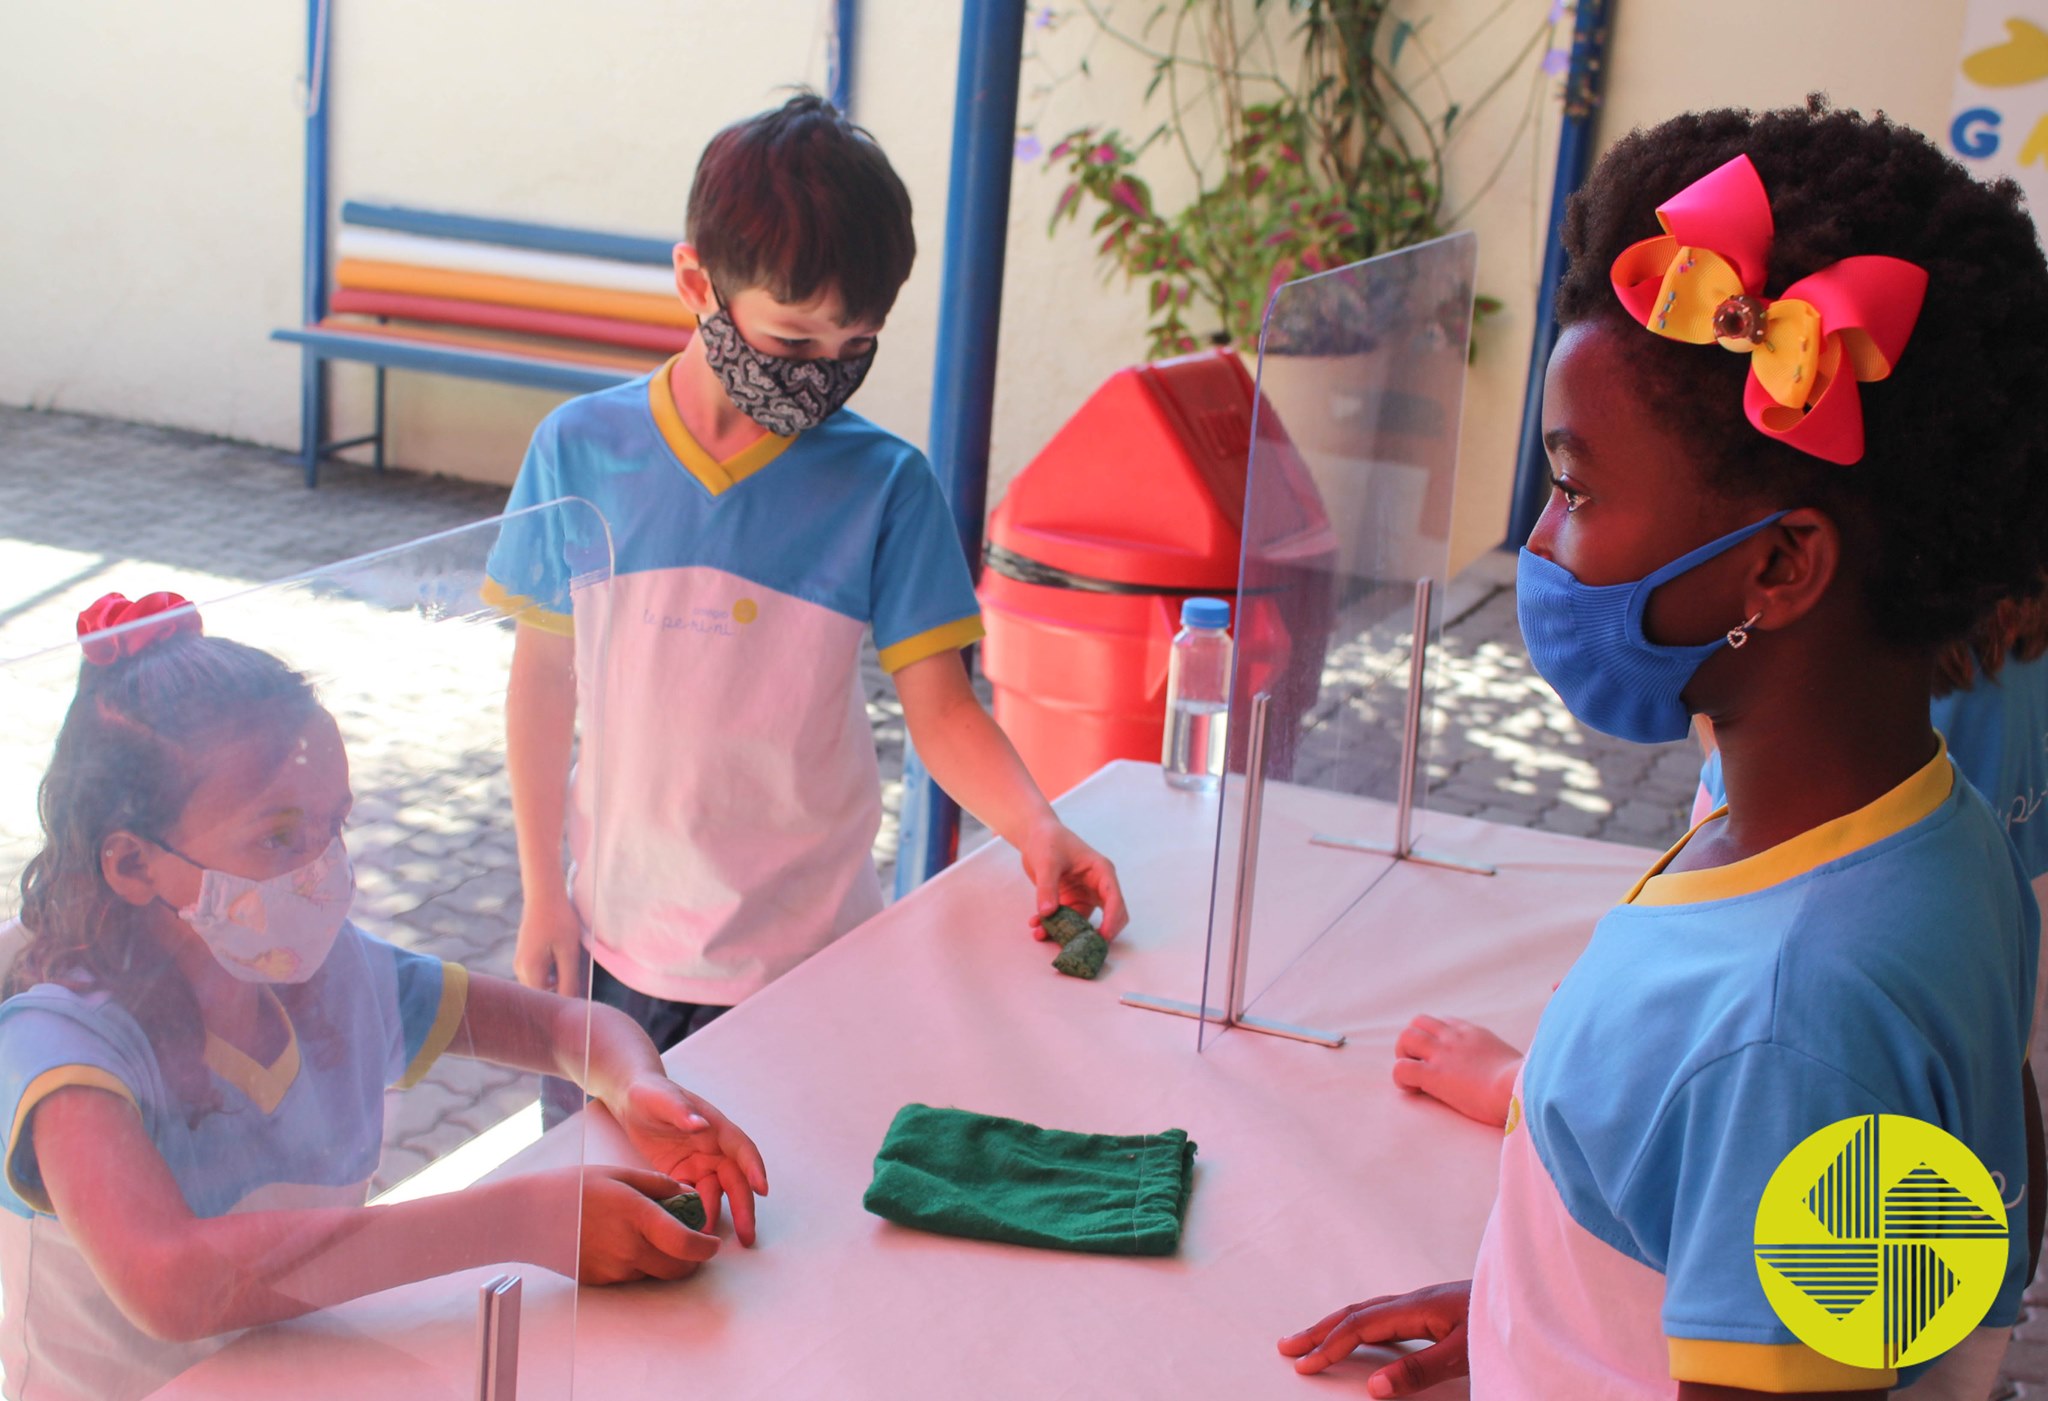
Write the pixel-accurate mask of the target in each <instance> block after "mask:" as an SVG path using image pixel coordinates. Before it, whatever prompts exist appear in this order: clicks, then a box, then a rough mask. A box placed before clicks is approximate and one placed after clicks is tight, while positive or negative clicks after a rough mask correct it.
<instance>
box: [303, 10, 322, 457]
mask: <svg viewBox="0 0 2048 1401" xmlns="http://www.w3.org/2000/svg"><path fill="white" fill-rule="evenodd" d="M327 28H328V26H327V0H306V239H305V249H304V254H303V264H302V273H301V275H302V276H303V277H304V279H305V285H304V296H303V298H302V304H301V306H300V311H301V313H302V315H303V317H304V324H305V325H308V326H312V325H316V324H318V323H319V321H320V319H321V318H322V317H324V316H326V315H327ZM326 420H327V369H326V362H325V361H324V360H322V359H321V357H320V353H319V352H318V351H316V350H313V349H310V348H308V349H306V350H303V351H301V352H300V360H299V454H300V456H301V458H302V459H303V460H304V464H305V469H306V485H307V486H309V487H311V486H317V485H319V482H320V435H321V432H322V431H323V429H324V427H325V424H326Z"/></svg>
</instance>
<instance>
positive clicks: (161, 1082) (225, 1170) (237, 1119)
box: [0, 923, 469, 1401]
mask: <svg viewBox="0 0 2048 1401" xmlns="http://www.w3.org/2000/svg"><path fill="white" fill-rule="evenodd" d="M468 989H469V975H468V973H467V972H466V971H465V970H464V969H463V967H462V966H461V965H460V964H454V963H443V962H442V961H441V960H439V959H435V958H429V957H426V956H424V955H421V954H416V953H411V952H409V951H407V950H404V949H399V948H396V947H394V946H392V945H390V944H387V943H384V942H383V941H381V940H379V939H374V938H372V937H370V936H369V935H367V934H365V933H364V932H363V931H362V930H361V929H359V928H358V927H357V926H356V925H354V924H353V923H351V924H348V925H345V926H344V927H343V929H342V933H341V937H340V938H339V939H337V940H336V942H335V945H334V948H333V950H332V951H331V952H330V953H329V954H328V957H327V960H326V962H325V963H323V964H322V965H321V966H320V971H319V972H318V973H316V974H314V976H313V977H312V978H310V979H308V980H307V981H306V982H305V983H303V984H298V985H293V986H285V987H280V988H277V989H272V988H270V987H268V986H265V987H264V988H263V989H262V996H263V997H264V998H265V1000H266V1001H267V1002H268V1004H269V1011H270V1013H271V1014H272V1015H273V1016H275V1017H276V1018H277V1019H278V1023H280V1024H281V1025H282V1028H283V1041H282V1049H281V1050H280V1051H279V1052H278V1053H277V1055H276V1057H275V1058H274V1059H273V1060H271V1061H270V1063H269V1064H262V1063H260V1062H259V1061H257V1060H256V1059H254V1058H252V1057H251V1056H249V1055H248V1054H246V1053H245V1052H244V1051H242V1050H240V1049H238V1048H237V1047H235V1046H233V1045H231V1044H229V1043H228V1042H226V1041H223V1040H221V1039H219V1038H218V1037H215V1036H212V1035H208V1036H207V1038H206V1041H205V1045H204V1048H203V1051H202V1068H203V1073H204V1077H205V1081H206V1086H207V1092H208V1093H209V1094H210V1095H211V1096H212V1097H213V1098H214V1100H215V1101H216V1102H215V1103H214V1104H213V1105H210V1106H205V1107H201V1108H199V1109H196V1110H195V1107H194V1106H193V1105H191V1104H188V1103H186V1102H185V1101H184V1100H183V1099H182V1098H181V1097H180V1095H179V1094H178V1092H177V1090H176V1089H175V1088H174V1085H173V1077H171V1076H169V1075H167V1074H166V1073H165V1070H164V1067H163V1065H162V1063H161V1062H160V1060H159V1058H158V1056H157V1053H156V1050H155V1048H154V1047H153V1046H152V1045H151V1043H150V1040H149V1037H148V1036H147V1035H146V1034H145V1033H144V1031H143V1029H142V1027H141V1026H140V1025H139V1024H138V1023H137V1022H136V1021H135V1019H134V1018H133V1017H132V1016H130V1015H129V1013H128V1011H127V1010H126V1009H125V1008H123V1007H122V1006H121V1005H120V1004H119V1003H117V1002H115V1001H114V1000H113V999H112V998H110V997H108V996H107V995H106V994H105V993H79V992H74V991H72V990H70V989H69V988H64V987H60V986H56V985H54V984H42V985H39V986H37V987H34V988H31V989H29V990H28V991H27V992H23V993H20V994H17V995H16V996H14V997H11V998H8V999H7V1000H6V1001H5V1002H0V1115H4V1116H5V1117H4V1120H0V1122H5V1123H6V1124H7V1125H8V1126H9V1127H8V1139H7V1156H6V1159H5V1165H4V1166H5V1170H4V1173H0V1295H4V1298H5V1301H6V1304H5V1308H4V1309H0V1367H4V1370H5V1378H6V1386H5V1395H6V1396H7V1397H9V1398H10V1401H15V1399H17V1398H26V1399H27V1401H44V1399H45V1398H62V1399H63V1401H71V1398H88V1397H89V1398H94V1401H113V1398H124V1397H135V1396H142V1395H145V1394H147V1393H148V1392H149V1391H152V1390H154V1389H155V1388H156V1387H157V1386H159V1385H161V1384H162V1383H163V1382H164V1381H165V1380H167V1379H168V1378H170V1377H171V1376H174V1375H176V1374H177V1373H178V1372H179V1371H182V1370H183V1369H184V1368H186V1367H188V1366H190V1365H192V1364H193V1363H194V1362H196V1361H197V1360H198V1359H199V1358H200V1357H203V1356H204V1355H205V1354H206V1353H207V1352H210V1351H212V1350H213V1349H215V1348H217V1347H218V1346H220V1344H221V1342H223V1341H224V1340H223V1339H210V1340H206V1341H203V1342H200V1343H195V1344H173V1343H164V1342H159V1341H157V1340H155V1339H152V1338H150V1337H148V1336H146V1335H145V1334H143V1333H142V1332H141V1331H140V1330H139V1329H137V1328H136V1327H135V1325H134V1324H132V1323H130V1322H129V1321H128V1319H127V1317H126V1316H125V1315H124V1314H122V1313H121V1311H120V1309H119V1308H118V1307H116V1306H115V1304H114V1302H113V1301H112V1300H111V1299H110V1298H109V1297H108V1296H107V1293H106V1291H105V1290H104V1289H103V1288H102V1287H101V1286H100V1284H99V1281H98V1279H97V1277H96V1276H95V1275H94V1274H93V1272H92V1268H91V1266H90V1265H89V1264H88V1263H87V1262H86V1259H85V1257H84V1255H83V1253H82V1252H81V1251H80V1250H79V1249H78V1246H77V1244H76V1243H75V1242H74V1241H73V1240H72V1238H71V1236H70V1233H69V1232H67V1231H66V1230H65V1228H64V1224H63V1223H62V1222H61V1221H59V1220H58V1219H57V1218H56V1217H55V1216H53V1215H51V1214H50V1213H51V1203H50V1200H49V1197H48V1194H47V1192H46V1191H45V1189H44V1185H43V1178H42V1172H41V1168H40V1165H39V1163H38V1161H37V1158H36V1152H35V1138H34V1122H35V1120H34V1117H33V1116H34V1113H35V1110H36V1108H37V1106H38V1105H40V1104H41V1103H42V1102H43V1101H44V1100H46V1099H48V1098H49V1097H50V1096H51V1095H53V1094H56V1093H58V1092H59V1091H61V1090H65V1089H69V1088H73V1087H81V1086H82V1087H86V1088H91V1089H96V1090H102V1091H105V1092H107V1093H109V1094H112V1095H116V1096H118V1097H119V1098H121V1099H123V1100H125V1101H126V1102H127V1103H128V1104H129V1105H130V1106H132V1107H133V1109H134V1111H135V1113H136V1115H137V1116H138V1117H139V1118H140V1120H141V1123H142V1129H143V1132H144V1133H145V1134H147V1135H148V1137H149V1140H150V1142H151V1143H152V1144H153V1145H154V1146H155V1148H156V1150H157V1152H158V1153H159V1154H160V1155H161V1156H162V1158H163V1161H164V1165H165V1166H166V1167H167V1168H168V1169H169V1170H170V1174H171V1177H172V1179H173V1180H174V1181H175V1182H176V1183H177V1186H178V1190H179V1192H180V1193H181V1194H182V1195H183V1196H184V1198H185V1202H186V1205H187V1206H189V1207H190V1208H191V1210H192V1213H193V1214H194V1215H195V1216H201V1217H215V1216H225V1215H227V1214H229V1213H230V1212H244V1211H263V1210H291V1209H305V1208H310V1207H323V1206H361V1205H362V1204H363V1202H364V1200H365V1198H366V1195H367V1191H368V1186H369V1182H370V1178H371V1175H372V1174H373V1173H374V1172H375V1171H376V1169H377V1163H378V1159H379V1156H380V1154H381V1153H382V1151H383V1131H384V1092H385V1090H386V1089H389V1088H405V1087H408V1086H410V1085H412V1084H413V1083H415V1082H416V1081H417V1080H418V1079H419V1078H420V1076H422V1075H424V1074H425V1073H426V1071H427V1069H428V1068H429V1067H430V1066H431V1065H432V1064H433V1063H434V1061H435V1059H436V1058H437V1057H439V1056H440V1055H441V1053H442V1052H443V1051H444V1050H446V1049H447V1048H448V1046H449V1044H450V1042H451V1041H452V1040H453V1039H454V1037H455V1035H456V1032H457V1029H458V1028H459V1027H460V1025H461V1022H462V1014H463V1010H464V1008H465V1006H466V1005H467V1000H468ZM306 1265H307V1267H308V1268H312V1269H316V1270H317V1268H318V1264H317V1260H312V1261H308V1262H306Z"/></svg>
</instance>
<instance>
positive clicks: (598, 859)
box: [488, 367, 981, 1005]
mask: <svg viewBox="0 0 2048 1401" xmlns="http://www.w3.org/2000/svg"><path fill="white" fill-rule="evenodd" d="M560 497H580V498H582V499H583V500H585V501H588V502H589V503H591V504H592V505H593V506H594V507H595V508H596V515H595V516H593V515H591V514H589V513H587V512H564V513H546V514H543V515H542V516H541V517H539V518H537V519H538V523H537V524H530V525H524V526H523V525H522V524H521V522H520V521H519V520H518V519H515V520H514V521H512V522H510V523H508V526H507V528H506V530H505V532H504V534H503V535H502V536H501V538H500V540H499V543H498V546H497V548H496V549H495V550H494V551H493V553H492V556H491V560H490V565H489V574H490V582H489V587H488V594H489V596H490V597H491V599H492V601H493V602H495V603H496V604H497V605H498V606H500V607H502V608H505V609H507V610H508V611H512V612H516V613H517V614H518V616H519V618H520V621H521V623H522V625H530V626H538V627H542V628H549V629H553V630H555V631H558V632H564V633H573V635H574V637H575V648H576V677H577V698H576V705H577V714H578V716H579V720H580V728H581V732H582V736H583V740H582V743H583V749H582V753H581V756H580V758H579V762H578V764H577V767H576V773H575V777H574V780H573V782H572V791H571V797H570V812H569V824H568V825H569V843H570V854H571V856H572V858H573V862H574V872H573V875H572V877H571V886H572V893H573V895H574V898H575V904H576V909H577V912H578V914H579V915H580V916H581V918H582V920H583V923H584V926H585V929H586V933H587V937H588V939H589V941H590V948H591V953H592V956H593V957H594V958H595V959H596V960H597V961H598V962H599V963H600V964H602V965H603V966H604V967H605V968H606V969H607V970H608V971H610V972H611V973H612V974H613V975H614V976H616V977H617V978H618V979H619V980H620V981H621V982H624V983H625V984H627V985H628V986H629V987H632V988H635V989H637V990H638V991H640V992H643V993H647V994H650V995H652V996H655V997H664V998H669V999H671V1000H674V1001H679V1002H696V1003H711V1004H724V1005H729V1004H731V1003H735V1002H738V1001H740V1000H741V999H743V998H745V997H747V996H748V995H750V994H752V993H753V992H756V991H758V990H759V989H760V988H762V987H763V986H765V985H766V984H767V983H769V982H770V981H772V980H773V979H775V978H776V977H778V976H780V975H781V974H782V973H784V972H787V971H788V970H789V969H790V968H792V967H794V966H795V965H796V964H798V963H800V962H802V961H803V960H804V959H805V958H808V957H809V956H810V955H811V954H813V953H815V952H817V951H818V950H819V949H821V948H823V947H824V946H825V945H826V944H828V943H830V942H831V941H832V940H833V939H835V938H837V937H838V936H839V935H841V934H844V933H845V932H846V931H847V930H849V929H851V928H853V927H854V926H855V925H856V924H859V923H860V922H861V921H862V920H865V919H867V918H868V917H869V916H871V915H874V914H876V913H878V912H879V911H880V910H881V908H882V893H881V885H880V882H879V881H878V879H877V878H876V875H875V870H874V862H873V859H872V855H871V850H872V847H873V843H874V837H875V832H876V830H877V829H878V828H879V826H880V823H881V780H880V774H879V771H878V769H877V767H876V763H875V751H874V740H873V735H872V731H871V729H870V727H869V723H868V718H867V706H866V700H865V697H864V696H863V694H862V691H861V685H860V648H861V640H862V637H863V635H864V633H865V632H866V631H867V629H868V628H869V627H870V626H872V628H873V629H874V636H875V646H876V648H877V650H878V651H879V652H880V654H881V662H882V666H883V668H884V669H885V670H887V671H889V672H892V673H893V672H896V671H900V670H901V669H902V668H904V667H906V666H909V665H910V664H911V663H913V662H917V661H921V660H923V659H924V658H926V657H930V656H934V655H937V654H938V653H940V652H945V651H950V650H955V649H958V648H961V647H965V646H968V645H969V644H971V643H973V642H974V641H976V640H977V639H979V638H980V636H981V619H980V613H979V609H978V606H977V604H976V601H975V597H974V586H973V581H972V579H971V577H970V576H969V574H968V569H967V561H966V559H965V557H964V556H963V555H962V553H961V549H960V543H959V536H958V534H957V533H956V531H955V529H954V526H953V518H952V513H951V511H950V510H949V509H948V508H947V506H946V502H945V498H944V496H943V495H942V494H941V493H940V490H939V484H938V479H937V478H936V477H935V476H934V475H933V474H932V470H931V468H930V466H929V465H928V464H927V463H926V462H925V460H924V457H923V455H922V454H920V453H919V452H918V451H917V450H916V449H915V448H913V447H911V446H910V445H909V444H908V443H905V442H903V441H902V440H901V439H899V438H897V437H895V436H894V435H892V434H890V433H887V432H885V431H883V430H882V429H880V428H877V427H876V426H875V425H873V424H871V423H869V422H868V421H867V420H865V419H863V418H861V417H860V416H858V415H857V414H854V413H851V412H848V411H847V410H844V409H842V410H840V411H839V412H838V413H835V414H833V415H832V416H831V417H830V418H828V419H826V420H825V422H824V423H822V424H820V425H819V426H818V427H816V428H814V429H812V430H810V431H809V432H806V433H803V434H800V435H798V436H797V437H795V438H783V437H778V436H775V435H773V434H770V435H768V436H766V437H764V438H762V439H760V440H758V441H757V442H755V443H754V444H752V445H751V446H749V447H747V448H746V449H744V450H742V451H741V452H740V453H739V454H738V455H736V456H735V457H733V458H732V459H730V460H728V461H725V462H718V461H715V460H713V459H712V458H711V457H710V455H709V454H707V453H706V452H705V451H704V450H703V448H702V447H700V446H699V445H698V444H697V442H696V441H695V439H693V438H692V437H691V436H690V433H689V431H688V429H686V428H685V427H684V426H683V422H682V419H681V416H680V415H679V414H678V413H677V412H676V408H675V402H674V399H673V397H672V395H671V392H670V388H669V370H668V368H667V367H664V368H663V369H661V370H658V371H656V372H655V373H654V374H652V375H650V376H648V377H647V378H644V379H638V380H634V381H632V382H631V383H628V384H624V385H621V386H619V387H618V388H616V389H608V390H604V391H602V392H600V393H596V394H590V395H586V396H584V397H582V398H580V399H575V400H572V401H570V402H569V403H567V404H564V405H563V406H562V407H561V408H559V409H557V410H556V411H555V412H554V413H553V414H551V415H549V417H548V418H547V419H546V421H544V422H543V423H542V424H541V426H540V428H539V429H538V430H537V431H536V432H535V434H534V438H533V444H532V447H531V448H530V449H529V450H528V452H527V457H526V461H525V463H524V464H523V465H522V466H521V468H520V472H519V480H518V483H517V484H516V485H515V486H514V488H513V493H512V502H511V506H512V508H513V509H517V508H520V507H526V506H533V505H537V504H540V503H543V502H547V501H552V500H555V499H557V498H560ZM599 516H601V517H602V520H603V522H604V523H605V524H606V525H608V526H609V528H610V539H611V555H612V570H611V574H610V577H609V579H606V578H604V577H603V573H602V570H601V569H594V570H588V571H585V570H583V569H582V568H581V565H582V564H584V563H586V562H588V561H592V560H599V559H601V558H602V556H603V547H602V546H603V542H602V539H601V538H599V537H598V536H597V535H596V533H595V523H596V519H597V517H599ZM564 536H566V537H567V538H563V537H564ZM579 574H580V575H582V577H581V578H580V579H579Z"/></svg>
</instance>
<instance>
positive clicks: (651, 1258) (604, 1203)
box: [545, 1163, 718, 1284]
mask: <svg viewBox="0 0 2048 1401" xmlns="http://www.w3.org/2000/svg"><path fill="white" fill-rule="evenodd" d="M561 1171H562V1172H564V1173H575V1172H577V1171H579V1169H576V1168H563V1169H561ZM580 1171H581V1173H582V1180H583V1229H582V1231H581V1232H580V1233H579V1237H578V1241H577V1258H576V1281H577V1283H579V1284H626V1283H630V1282H631V1281H633V1280H637V1279H682V1278H684V1277H685V1276H686V1275H692V1274H695V1273H696V1272H697V1266H699V1265H700V1264H702V1263H703V1262H704V1261H706V1260H709V1259H710V1258H711V1257H712V1256H714V1255H716V1254H717V1253H718V1237H716V1236H713V1235H709V1234H706V1233H704V1232H700V1231H693V1230H691V1229H690V1228H689V1227H688V1226H685V1225H684V1224H683V1223H682V1222H680V1221H678V1220H676V1219H675V1217H673V1216H670V1215H669V1214H668V1212H667V1211H665V1210H663V1209H662V1205H661V1203H662V1201H663V1200H664V1199H665V1198H668V1197H672V1196H674V1195H675V1194H676V1193H677V1192H679V1191H681V1190H682V1187H681V1185H680V1184H679V1183H677V1182H676V1181H675V1180H674V1179H672V1178H669V1177H665V1176H663V1175H662V1174H661V1173H658V1172H649V1171H647V1170H646V1169H645V1168H627V1167H610V1166H602V1165H599V1164H595V1163H593V1164H591V1165H590V1166H588V1167H586V1168H583V1169H581V1170H580ZM545 1176H546V1177H548V1178H553V1177H554V1176H555V1174H554V1173H548V1174H546V1175H545ZM706 1224H710V1223H708V1222H707V1223H706Z"/></svg>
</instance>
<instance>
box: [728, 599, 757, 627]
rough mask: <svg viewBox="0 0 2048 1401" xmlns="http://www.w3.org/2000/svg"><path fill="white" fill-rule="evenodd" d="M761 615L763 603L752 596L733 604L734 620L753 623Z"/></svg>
mask: <svg viewBox="0 0 2048 1401" xmlns="http://www.w3.org/2000/svg"><path fill="white" fill-rule="evenodd" d="M760 616H761V605H760V604H758V603H756V602H754V600H753V599H751V598H743V599H741V600H740V601H739V602H738V603H735V604H734V605H733V606H732V620H733V621H734V622H736V623H742V624H744V623H751V622H753V621H754V619H756V618H758V617H760Z"/></svg>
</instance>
